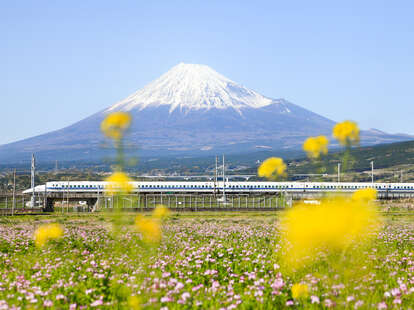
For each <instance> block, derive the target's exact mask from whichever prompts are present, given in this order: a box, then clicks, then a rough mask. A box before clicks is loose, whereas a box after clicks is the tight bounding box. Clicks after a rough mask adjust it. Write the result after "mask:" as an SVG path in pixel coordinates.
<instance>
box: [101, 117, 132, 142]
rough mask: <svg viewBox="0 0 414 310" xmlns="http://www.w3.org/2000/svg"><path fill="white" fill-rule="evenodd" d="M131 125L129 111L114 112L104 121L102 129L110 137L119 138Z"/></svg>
mask: <svg viewBox="0 0 414 310" xmlns="http://www.w3.org/2000/svg"><path fill="white" fill-rule="evenodd" d="M130 125H131V115H130V114H129V113H125V112H114V113H111V114H109V115H108V116H107V117H106V118H105V119H104V120H103V121H102V123H101V130H102V132H103V133H104V134H105V135H106V136H107V137H108V138H112V139H115V140H119V139H121V138H122V136H123V134H124V132H125V130H127V129H128V128H129V126H130Z"/></svg>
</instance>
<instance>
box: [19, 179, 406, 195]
mask: <svg viewBox="0 0 414 310" xmlns="http://www.w3.org/2000/svg"><path fill="white" fill-rule="evenodd" d="M223 183H224V184H223ZM130 184H131V185H132V191H133V192H140V193H171V194H173V193H214V192H223V189H224V191H225V192H227V193H277V192H292V193H294V192H296V193H297V192H310V193H311V192H321V193H329V192H354V191H356V190H358V189H363V188H375V189H376V190H377V191H378V192H379V193H413V194H414V183H367V182H365V183H363V182H359V183H355V182H339V183H338V182H248V181H240V182H234V181H228V182H223V181H219V182H216V183H215V182H208V181H206V182H203V181H194V182H191V181H149V182H145V181H142V182H130ZM107 185H108V182H102V181H70V182H62V181H55V182H47V183H46V184H43V185H38V186H35V188H34V191H35V192H36V193H45V192H47V193H58V192H65V193H66V192H70V193H102V192H104V191H105V188H106V186H107ZM32 192H33V189H27V190H25V191H24V192H23V193H26V194H30V193H32Z"/></svg>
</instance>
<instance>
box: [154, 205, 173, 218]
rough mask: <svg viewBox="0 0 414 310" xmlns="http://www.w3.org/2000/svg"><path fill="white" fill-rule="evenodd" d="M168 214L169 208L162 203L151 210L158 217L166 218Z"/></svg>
mask: <svg viewBox="0 0 414 310" xmlns="http://www.w3.org/2000/svg"><path fill="white" fill-rule="evenodd" d="M169 215H170V210H168V208H167V207H166V206H164V205H157V206H156V207H155V210H154V212H153V216H154V217H156V218H159V219H163V218H166V217H168V216H169Z"/></svg>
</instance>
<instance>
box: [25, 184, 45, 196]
mask: <svg viewBox="0 0 414 310" xmlns="http://www.w3.org/2000/svg"><path fill="white" fill-rule="evenodd" d="M34 191H35V192H36V193H39V192H42V193H43V192H44V191H45V185H38V186H35V188H34ZM31 193H33V188H29V189H26V190H24V191H23V194H31Z"/></svg>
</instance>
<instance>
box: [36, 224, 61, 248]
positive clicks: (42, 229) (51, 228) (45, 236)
mask: <svg viewBox="0 0 414 310" xmlns="http://www.w3.org/2000/svg"><path fill="white" fill-rule="evenodd" d="M62 235H63V229H62V227H61V226H60V225H59V224H45V225H41V226H39V227H38V228H37V229H36V231H35V232H34V241H35V244H36V246H38V247H42V246H44V245H45V244H46V243H47V242H48V241H49V240H52V239H58V238H60V237H62Z"/></svg>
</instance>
